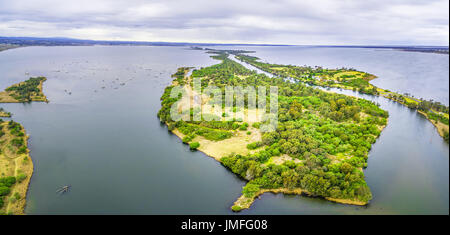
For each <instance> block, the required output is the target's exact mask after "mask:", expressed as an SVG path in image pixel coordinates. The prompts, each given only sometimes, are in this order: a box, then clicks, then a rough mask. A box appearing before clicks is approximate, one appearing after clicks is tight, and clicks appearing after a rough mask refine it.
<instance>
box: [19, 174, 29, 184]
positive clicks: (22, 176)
mask: <svg viewBox="0 0 450 235" xmlns="http://www.w3.org/2000/svg"><path fill="white" fill-rule="evenodd" d="M26 178H27V175H25V174H24V173H20V174H19V175H17V181H18V182H19V183H20V182H22V181H23V180H24V179H26Z"/></svg>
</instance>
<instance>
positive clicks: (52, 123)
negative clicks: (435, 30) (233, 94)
mask: <svg viewBox="0 0 450 235" xmlns="http://www.w3.org/2000/svg"><path fill="white" fill-rule="evenodd" d="M255 50H256V51H257V54H256V55H257V56H259V57H261V58H263V56H262V55H263V54H262V53H269V52H270V54H271V55H272V56H274V57H271V56H267V58H265V59H267V60H271V61H272V60H274V61H276V60H277V59H278V58H283V56H284V55H285V54H286V53H287V50H286V49H285V48H280V47H273V48H272V47H270V48H269V47H268V48H263V49H260V48H256V49H255ZM318 50H319V49H318ZM348 50H352V51H351V53H353V54H355V53H356V52H354V51H353V50H355V49H348ZM361 50H362V52H363V53H366V51H365V49H361ZM264 51H268V52H264ZM277 51H278V52H277ZM260 53H261V54H260ZM308 53H309V57H311V58H314V56H313V55H314V51H309V52H308ZM317 53H318V55H317V56H318V57H317V58H316V59H315V60H316V61H317V60H320V59H321V58H322V56H321V53H320V51H317ZM349 53H350V52H349ZM396 53H405V52H396ZM356 54H357V53H356ZM416 54H417V55H424V56H428V54H426V53H416ZM275 56H276V57H275ZM290 56H292V57H293V55H292V54H290ZM290 58H291V57H290ZM395 58H396V57H390V58H387V59H385V60H383V61H380V63H397V62H395V61H390V59H395ZM447 58H448V57H447ZM315 60H312V59H311V61H312V62H316V61H315ZM331 60H332V59H329V60H328V61H331ZM214 63H217V61H215V60H212V59H211V58H209V55H208V54H206V53H204V52H203V51H194V50H186V49H185V48H179V47H128V46H111V47H107V46H95V47H27V48H19V49H14V50H8V51H4V52H1V53H0V71H2V77H1V78H0V89H4V88H5V87H7V86H9V85H11V84H13V83H16V82H19V81H23V80H25V79H27V78H28V76H37V75H43V76H46V77H47V78H48V80H47V82H46V83H45V85H44V92H45V93H46V95H47V97H48V98H49V100H50V103H48V104H45V103H31V104H1V105H0V106H1V107H4V108H5V109H7V110H8V111H11V112H12V113H13V114H14V116H13V118H14V119H15V120H16V121H18V122H20V123H22V124H23V125H24V126H25V128H26V130H27V133H28V134H29V135H30V141H29V143H30V149H31V156H32V158H33V162H34V164H35V174H34V175H33V178H32V180H31V184H30V190H29V193H28V205H27V208H26V213H29V214H56V213H57V214H89V213H96V214H98V213H102V214H112V213H114V214H115V213H121V214H204V213H209V214H228V213H231V211H230V209H229V207H230V206H231V205H232V203H233V201H234V200H235V199H236V198H237V197H238V196H239V194H240V190H241V187H242V186H243V185H244V182H243V181H242V180H240V179H238V178H237V177H236V176H235V175H234V174H233V173H231V172H229V171H228V170H226V169H225V168H224V167H223V166H221V165H220V164H219V163H218V162H216V161H215V160H213V159H212V158H209V157H206V156H205V155H204V154H202V153H201V152H191V151H189V148H188V147H187V146H185V145H183V144H182V143H181V141H180V140H179V139H178V138H177V137H176V136H174V135H172V134H170V133H168V132H167V129H166V127H165V126H164V125H161V124H160V123H159V121H158V119H157V118H156V113H157V111H158V110H159V107H160V101H159V98H160V96H161V94H162V92H163V89H164V88H165V87H166V86H167V85H169V84H170V82H171V80H172V78H171V77H170V75H171V74H172V73H174V72H175V71H176V69H177V68H178V67H181V66H196V67H205V66H208V65H211V64H214ZM279 63H285V59H280V61H279ZM324 63H327V61H325V62H324ZM360 63H362V62H360ZM317 64H323V63H317ZM324 65H326V64H324ZM367 71H369V72H371V71H370V70H367ZM26 73H29V74H30V75H26ZM447 74H448V66H447ZM447 77H448V76H447ZM436 79H437V78H436ZM446 79H447V78H446ZM380 80H381V79H380ZM442 82H443V83H445V81H442ZM447 82H448V81H447ZM380 86H381V85H380ZM393 90H395V89H393ZM343 92H345V93H347V94H351V95H358V94H355V93H353V92H351V91H343ZM365 97H366V98H368V99H372V100H374V101H376V102H378V103H380V105H381V106H382V108H383V109H386V110H388V111H389V113H390V119H389V124H388V126H387V127H386V129H385V130H384V131H383V132H382V134H381V137H380V138H379V139H378V140H377V142H376V143H375V145H374V146H373V149H372V150H371V152H370V155H369V163H368V164H369V167H368V168H367V169H366V170H365V174H366V178H367V182H368V184H369V186H370V187H371V189H372V193H373V195H374V199H373V201H372V203H371V204H370V205H369V206H367V207H356V206H346V205H341V204H336V203H332V202H328V201H325V200H321V199H315V198H307V197H299V196H283V195H271V194H266V195H263V196H262V197H261V198H262V200H257V201H256V202H255V204H254V205H253V206H252V208H251V209H250V210H247V211H244V212H243V214H258V213H276V214H291V213H295V214H311V213H317V214H324V213H336V214H354V213H364V214H373V213H405V214H410V213H444V214H445V213H448V201H449V198H448V185H449V183H448V178H449V175H448V165H449V162H448V154H449V152H448V145H447V144H445V143H444V142H443V141H442V139H441V138H440V136H439V135H438V134H437V132H436V130H435V129H434V127H433V125H432V124H431V123H429V122H428V121H427V120H426V119H424V118H423V117H422V116H420V115H418V114H417V113H415V112H413V111H411V110H409V109H407V108H405V107H403V106H401V105H399V104H397V103H394V102H391V101H388V100H386V99H383V98H376V97H375V98H374V97H367V96H365ZM446 98H447V100H448V90H447V95H446ZM66 184H70V185H72V190H71V192H70V193H68V194H65V195H64V196H59V195H57V194H55V190H56V189H57V188H58V187H60V186H61V185H66Z"/></svg>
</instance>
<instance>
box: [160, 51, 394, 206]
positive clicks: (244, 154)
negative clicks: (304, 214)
mask: <svg viewBox="0 0 450 235" xmlns="http://www.w3.org/2000/svg"><path fill="white" fill-rule="evenodd" d="M208 53H211V54H213V55H212V56H211V57H212V58H214V59H216V60H219V61H220V63H219V64H216V65H213V66H209V67H205V68H201V69H194V70H193V71H192V74H191V75H188V71H190V70H189V69H188V68H184V67H183V68H179V69H178V71H177V73H175V74H174V76H173V77H175V79H174V81H173V83H172V85H170V86H168V87H166V88H165V91H164V93H163V95H162V97H161V109H160V111H159V112H158V117H159V119H160V121H161V122H162V123H165V124H166V125H167V126H168V130H169V131H171V132H172V133H174V134H176V135H177V136H178V137H180V139H181V140H182V142H183V143H185V144H188V145H189V148H190V149H191V150H193V151H195V150H199V151H202V152H204V153H205V154H206V155H208V156H210V157H213V158H214V159H216V160H217V161H219V162H220V163H221V164H222V165H223V166H225V167H227V168H228V169H230V170H231V171H232V172H233V173H235V174H237V175H238V176H240V177H242V178H243V179H245V180H246V181H248V182H247V184H246V185H245V186H244V187H243V189H242V195H241V196H240V197H239V198H238V199H237V200H236V201H235V203H234V205H233V206H232V207H231V209H232V210H233V211H241V210H243V209H247V208H249V207H250V206H251V204H252V203H253V201H254V200H255V199H256V198H257V197H258V196H259V195H261V194H263V193H266V192H271V193H285V194H298V195H308V196H313V197H321V198H324V199H327V200H330V201H334V202H337V203H345V204H353V205H366V204H368V203H369V201H370V200H371V199H372V193H371V191H370V188H369V187H368V186H367V183H366V182H365V178H364V173H363V169H364V168H365V167H367V158H368V152H369V150H370V149H371V146H372V144H373V143H375V141H376V139H377V138H378V137H379V135H380V133H381V131H382V130H383V128H384V127H385V126H386V125H387V121H388V113H387V112H386V111H384V110H382V109H380V108H379V107H378V106H377V105H376V104H375V103H373V102H370V101H367V100H364V99H359V98H356V97H351V96H346V95H341V94H336V93H331V92H326V91H322V90H320V89H317V88H313V87H309V86H307V85H305V84H303V83H293V82H289V81H287V80H286V79H284V78H282V77H273V78H271V77H268V76H266V75H264V74H258V73H256V72H255V71H251V70H249V69H247V68H245V67H244V66H242V65H241V64H239V63H237V62H235V61H233V60H232V59H230V58H229V54H230V53H229V52H224V51H208ZM361 76H365V75H363V74H362V75H361ZM195 78H201V79H202V80H201V89H202V90H203V89H205V88H206V87H207V86H210V85H214V86H216V87H218V88H219V89H220V91H221V92H222V93H221V94H222V95H223V94H224V91H225V87H226V86H242V87H247V86H253V87H257V86H265V87H267V89H269V87H270V86H277V87H278V114H277V115H278V123H277V127H276V129H275V131H272V132H263V131H262V130H261V128H260V127H261V126H262V124H264V123H265V122H267V121H264V120H256V121H255V120H249V119H245V118H244V119H239V118H238V119H237V118H233V119H232V120H227V119H225V118H226V117H230V116H231V117H233V113H235V112H237V111H238V110H236V109H235V108H233V106H226V105H225V104H224V103H216V101H215V100H214V99H211V98H210V97H209V96H203V95H202V102H201V108H198V107H197V108H192V107H191V108H189V109H187V110H183V107H190V106H183V104H186V102H187V101H189V100H193V97H195V96H196V95H198V94H196V92H195V89H193V88H192V80H193V79H195ZM366 78H367V77H366ZM178 86H182V91H183V93H182V94H180V95H179V96H178V97H175V98H173V97H171V91H172V89H175V88H176V87H178ZM264 98H265V99H269V95H268V94H267V96H266V97H264V96H262V95H261V94H258V100H259V99H264ZM235 99H236V97H234V101H233V103H235V102H236V100H235ZM248 102H249V99H248V97H247V96H245V99H244V109H245V110H243V112H244V113H245V114H250V113H252V112H255V110H252V109H250V108H249V107H251V106H249V105H248ZM173 105H175V107H176V108H177V109H178V111H179V112H181V113H183V114H184V115H188V116H189V117H190V118H191V119H190V120H195V119H193V117H195V116H196V115H199V114H200V111H201V109H205V108H211V107H214V106H215V105H219V107H220V105H221V107H222V111H223V113H222V115H221V117H216V118H218V119H219V120H215V121H206V120H207V119H206V117H205V115H204V114H203V115H200V119H198V121H183V120H179V121H174V120H173V119H172V118H171V116H170V113H171V107H172V106H173ZM208 115H211V114H208ZM197 117H198V116H197Z"/></svg>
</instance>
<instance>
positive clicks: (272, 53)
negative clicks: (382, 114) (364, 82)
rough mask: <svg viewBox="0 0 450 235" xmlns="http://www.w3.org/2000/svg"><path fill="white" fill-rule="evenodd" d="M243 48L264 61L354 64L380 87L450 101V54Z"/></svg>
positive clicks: (336, 65) (277, 62)
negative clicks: (372, 75)
mask: <svg viewBox="0 0 450 235" xmlns="http://www.w3.org/2000/svg"><path fill="white" fill-rule="evenodd" d="M220 48H225V47H220ZM230 49H232V48H230ZM240 49H247V50H252V51H256V54H255V55H256V56H257V57H259V58H261V59H262V61H265V62H269V63H275V64H292V65H309V66H316V65H319V66H322V67H324V68H341V67H346V68H355V69H357V70H360V71H364V72H368V73H371V74H374V75H376V76H377V77H378V78H377V79H375V80H372V81H371V83H372V84H374V85H376V86H378V87H381V88H384V89H388V90H391V91H396V92H399V93H401V94H403V93H410V94H412V95H414V96H415V97H417V98H425V99H427V100H428V99H434V100H436V101H440V102H442V103H444V104H445V105H449V95H448V92H449V90H448V87H449V56H448V55H445V54H434V53H419V52H410V51H399V50H392V49H373V48H330V47H301V46H292V47H291V46H289V47H240Z"/></svg>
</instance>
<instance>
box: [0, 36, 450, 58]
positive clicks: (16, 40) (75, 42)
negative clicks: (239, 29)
mask: <svg viewBox="0 0 450 235" xmlns="http://www.w3.org/2000/svg"><path fill="white" fill-rule="evenodd" d="M0 44H8V45H16V46H89V45H134V46H191V47H193V48H196V47H197V46H294V45H284V44H238V43H237V44H233V43H228V44H226V43H224V44H221V43H190V42H138V41H102V40H87V39H74V38H64V37H53V38H40V37H1V36H0ZM305 46H308V47H337V48H379V49H395V50H403V51H415V52H430V53H440V54H449V47H448V46H392V45H391V46H389V45H386V46H383V45H381V46H373V45H354V46H352V45H349V46H343V45H305Z"/></svg>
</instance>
